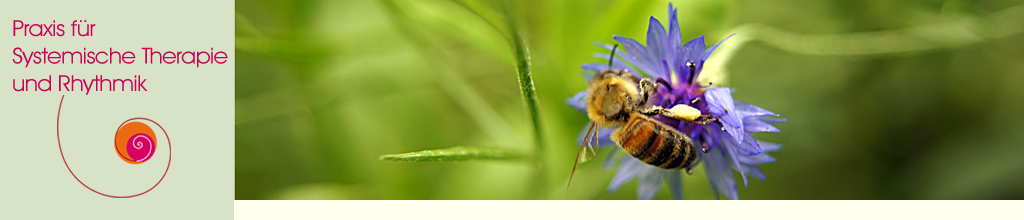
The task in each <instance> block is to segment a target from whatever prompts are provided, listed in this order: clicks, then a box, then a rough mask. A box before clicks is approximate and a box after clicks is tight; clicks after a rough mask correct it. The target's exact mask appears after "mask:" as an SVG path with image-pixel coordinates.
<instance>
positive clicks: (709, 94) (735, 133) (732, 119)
mask: <svg viewBox="0 0 1024 220" xmlns="http://www.w3.org/2000/svg"><path fill="white" fill-rule="evenodd" d="M704 100H707V103H708V109H709V110H710V111H711V115H714V116H715V117H719V118H718V120H719V121H721V122H722V124H723V125H724V126H723V127H725V131H727V132H729V134H730V135H731V136H732V137H733V138H734V139H736V142H737V143H743V137H744V136H745V135H743V133H745V132H744V130H743V121H742V120H740V117H739V112H737V111H736V106H735V104H734V103H733V101H732V90H731V89H729V88H727V87H719V88H713V89H708V90H707V91H705V92H704Z"/></svg>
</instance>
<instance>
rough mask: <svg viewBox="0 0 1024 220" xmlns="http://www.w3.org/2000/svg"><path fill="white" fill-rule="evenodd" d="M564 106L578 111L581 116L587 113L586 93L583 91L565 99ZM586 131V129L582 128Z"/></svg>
mask: <svg viewBox="0 0 1024 220" xmlns="http://www.w3.org/2000/svg"><path fill="white" fill-rule="evenodd" d="M565 104H569V106H570V107H572V108H573V109H576V111H580V112H581V113H583V114H586V113H587V91H586V90H583V91H580V92H578V93H576V95H573V96H572V97H569V98H568V99H565ZM584 129H586V128H584ZM583 132H586V131H583Z"/></svg>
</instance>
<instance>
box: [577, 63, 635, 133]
mask: <svg viewBox="0 0 1024 220" xmlns="http://www.w3.org/2000/svg"><path fill="white" fill-rule="evenodd" d="M632 76H633V75H632V73H629V72H626V71H622V70H606V71H604V72H601V73H599V74H597V75H595V76H594V79H593V80H592V81H591V83H590V97H588V99H587V113H588V116H590V117H591V119H594V118H601V119H606V120H609V121H618V120H625V118H624V117H625V116H626V115H628V114H629V112H630V111H631V110H632V105H633V103H632V102H633V100H634V99H636V96H637V94H638V93H639V92H638V89H637V85H636V83H635V82H633V81H632V80H631V77H632ZM595 121H601V120H595Z"/></svg>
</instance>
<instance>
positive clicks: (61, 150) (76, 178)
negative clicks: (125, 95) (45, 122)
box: [57, 95, 171, 198]
mask: <svg viewBox="0 0 1024 220" xmlns="http://www.w3.org/2000/svg"><path fill="white" fill-rule="evenodd" d="M63 107H64V96H63V95H62V96H60V105H59V106H57V147H58V148H59V149H60V159H62V160H64V166H65V167H67V168H68V172H69V173H71V176H72V177H75V180H77V181H78V183H80V184H82V186H85V188H86V189H89V191H92V192H94V193H96V194H100V195H102V196H106V197H110V198H132V197H136V196H140V195H142V194H146V193H148V192H149V191H152V190H153V189H154V188H156V186H158V185H160V182H163V181H164V177H167V171H170V170H171V137H170V135H168V134H167V130H164V127H163V126H160V124H158V123H156V122H155V121H153V120H150V119H148V118H142V117H137V118H131V119H128V120H127V121H125V122H122V123H121V125H124V123H127V122H128V121H131V120H135V119H141V120H146V121H149V122H153V124H156V126H157V127H160V130H161V131H163V132H164V137H166V138H167V169H165V170H164V175H163V176H160V180H159V181H156V184H153V187H150V188H149V189H147V190H146V191H145V192H141V193H139V194H135V195H130V196H115V195H108V194H104V193H101V192H99V191H96V190H95V189H92V187H89V186H88V185H85V183H84V182H82V180H81V179H78V176H76V175H75V172H74V171H71V166H68V159H66V158H64V147H63V146H61V144H60V110H61V108H63Z"/></svg>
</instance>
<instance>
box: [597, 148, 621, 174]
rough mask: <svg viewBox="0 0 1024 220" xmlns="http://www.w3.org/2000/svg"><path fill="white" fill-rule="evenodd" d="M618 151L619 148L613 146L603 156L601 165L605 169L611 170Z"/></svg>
mask: <svg viewBox="0 0 1024 220" xmlns="http://www.w3.org/2000/svg"><path fill="white" fill-rule="evenodd" d="M619 151H620V150H619V148H617V147H613V148H612V150H611V152H608V156H605V158H604V163H603V164H601V165H602V166H603V167H604V168H605V169H607V170H612V168H614V166H615V156H616V155H619Z"/></svg>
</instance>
